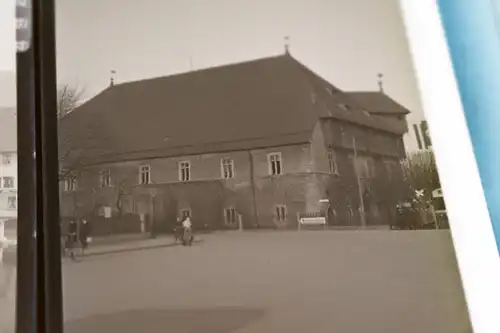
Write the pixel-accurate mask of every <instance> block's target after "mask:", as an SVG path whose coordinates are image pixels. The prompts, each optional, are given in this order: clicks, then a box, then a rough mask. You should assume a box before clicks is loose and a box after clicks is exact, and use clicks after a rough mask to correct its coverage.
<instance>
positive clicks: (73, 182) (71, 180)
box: [64, 176, 78, 191]
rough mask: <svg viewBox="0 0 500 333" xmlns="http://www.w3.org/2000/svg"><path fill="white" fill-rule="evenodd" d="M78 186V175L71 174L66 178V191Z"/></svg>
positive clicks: (73, 189)
mask: <svg viewBox="0 0 500 333" xmlns="http://www.w3.org/2000/svg"><path fill="white" fill-rule="evenodd" d="M77 186H78V181H77V178H76V176H69V177H68V178H66V179H65V180H64V190H65V191H76V188H77Z"/></svg>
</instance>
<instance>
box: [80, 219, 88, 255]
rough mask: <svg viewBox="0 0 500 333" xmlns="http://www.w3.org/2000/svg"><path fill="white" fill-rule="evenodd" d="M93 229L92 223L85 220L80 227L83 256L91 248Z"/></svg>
mask: <svg viewBox="0 0 500 333" xmlns="http://www.w3.org/2000/svg"><path fill="white" fill-rule="evenodd" d="M90 235H91V228H90V223H88V221H87V220H85V219H83V220H82V224H81V226H80V233H79V236H80V244H81V245H82V254H85V250H86V249H87V248H88V246H89V242H90V240H91V237H90Z"/></svg>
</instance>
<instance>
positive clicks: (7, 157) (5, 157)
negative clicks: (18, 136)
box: [2, 154, 12, 165]
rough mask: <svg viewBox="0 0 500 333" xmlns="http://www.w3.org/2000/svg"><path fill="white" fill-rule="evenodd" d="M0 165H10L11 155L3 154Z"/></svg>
mask: <svg viewBox="0 0 500 333" xmlns="http://www.w3.org/2000/svg"><path fill="white" fill-rule="evenodd" d="M2 163H3V164H7V165H8V164H12V155H11V154H5V155H3V156H2Z"/></svg>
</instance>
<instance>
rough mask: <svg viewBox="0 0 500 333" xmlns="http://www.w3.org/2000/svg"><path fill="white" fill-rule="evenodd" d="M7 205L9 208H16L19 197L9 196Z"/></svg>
mask: <svg viewBox="0 0 500 333" xmlns="http://www.w3.org/2000/svg"><path fill="white" fill-rule="evenodd" d="M7 207H8V209H16V208H17V198H16V197H8V198H7Z"/></svg>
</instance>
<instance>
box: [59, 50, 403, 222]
mask: <svg viewBox="0 0 500 333" xmlns="http://www.w3.org/2000/svg"><path fill="white" fill-rule="evenodd" d="M408 113H409V111H408V110H407V109H406V108H404V107H403V106H401V105H399V104H398V103H396V102H395V101H394V100H392V99H391V98H390V97H389V96H387V95H386V94H384V93H383V92H352V93H348V92H343V91H341V90H340V89H338V88H337V87H335V86H333V85H332V84H330V83H329V82H327V81H325V80H324V79H322V78H321V77H319V76H318V75H316V74H315V73H313V72H312V71H311V70H309V69H308V68H306V67H305V66H303V65H302V64H301V63H299V62H298V61H296V60H295V59H294V58H293V57H292V56H290V55H289V54H285V55H282V56H277V57H271V58H265V59H260V60H255V61H250V62H244V63H239V64H233V65H227V66H221V67H216V68H210V69H205V70H199V71H195V72H189V73H185V74H179V75H172V76H168V77H160V78H155V79H148V80H143V81H138V82H130V83H123V84H118V83H115V84H113V85H110V87H109V88H107V89H106V90H104V91H102V92H101V93H100V94H98V95H97V96H96V97H94V98H92V99H91V100H89V101H87V102H86V103H84V104H83V105H81V106H80V107H78V108H77V109H76V110H75V111H74V112H72V113H71V114H69V115H67V116H66V117H64V118H63V119H62V120H61V122H60V156H61V163H62V168H63V169H64V172H63V175H64V177H63V180H62V182H61V193H62V195H61V209H62V216H63V217H67V218H71V217H80V216H86V217H87V218H90V219H92V218H93V216H100V218H101V219H102V218H105V217H106V218H110V217H115V216H122V215H135V216H138V217H141V219H142V220H145V219H151V221H154V223H155V225H156V226H161V228H169V227H170V226H171V225H172V223H174V221H175V220H176V218H177V217H178V216H182V215H191V216H192V218H193V223H194V225H195V226H196V227H200V226H209V227H211V228H234V227H236V225H237V220H238V216H241V217H242V223H243V226H244V228H256V227H271V228H294V227H296V226H297V218H296V217H297V215H298V214H307V213H316V212H321V211H323V210H327V212H328V216H329V223H330V224H332V225H334V224H336V225H359V224H360V223H361V222H360V221H361V219H360V218H361V214H360V207H361V202H363V204H364V207H365V211H366V221H367V224H388V223H389V221H390V219H391V218H392V216H393V213H394V208H395V204H396V201H397V200H398V199H399V198H401V197H402V196H404V193H405V192H404V191H405V186H404V182H403V174H402V169H401V165H400V160H401V159H402V158H404V157H405V149H404V145H403V135H404V134H405V133H407V132H408V125H407V122H406V115H407V114H408ZM356 156H357V157H356ZM355 164H356V165H357V169H358V171H359V172H356V171H355V168H354V165H355ZM357 175H358V176H359V180H360V182H359V184H358V177H357ZM358 185H359V186H358ZM360 193H361V196H362V198H363V201H361V199H360ZM324 199H329V201H330V207H329V208H328V207H325V205H324V204H323V203H321V202H320V201H324Z"/></svg>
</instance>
